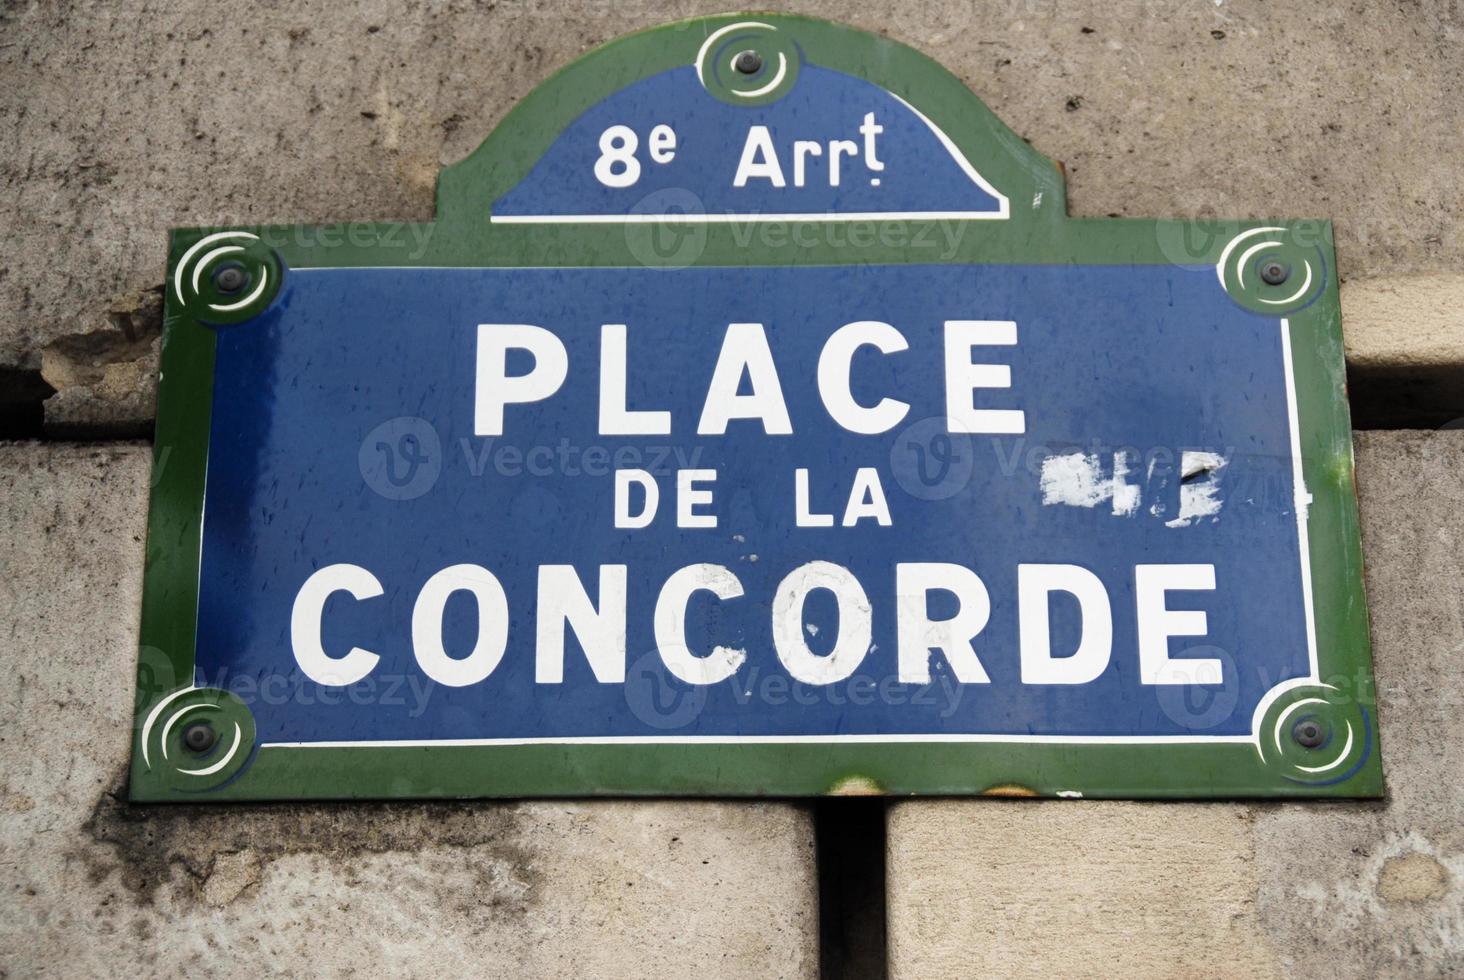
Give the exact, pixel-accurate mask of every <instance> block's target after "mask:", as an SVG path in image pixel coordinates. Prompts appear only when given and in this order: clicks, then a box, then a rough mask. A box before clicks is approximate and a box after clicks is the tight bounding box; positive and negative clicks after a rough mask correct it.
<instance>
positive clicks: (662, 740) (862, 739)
mask: <svg viewBox="0 0 1464 980" xmlns="http://www.w3.org/2000/svg"><path fill="white" fill-rule="evenodd" d="M1250 741H1251V737H1250V736H1249V735H1028V736H1013V735H979V734H976V735H968V734H961V733H956V734H930V735H924V734H903V733H897V734H890V735H852V734H851V735H667V736H660V735H582V736H581V735H565V736H554V737H545V738H440V739H434V738H420V739H402V740H400V741H391V740H379V741H363V742H266V743H264V744H263V745H262V746H261V748H266V749H397V748H402V749H425V748H431V747H433V746H439V745H440V746H470V745H793V744H800V743H812V744H825V745H827V744H831V743H841V742H842V743H849V744H877V743H888V742H914V743H927V742H1045V743H1050V744H1059V745H1132V744H1137V743H1144V742H1149V743H1155V744H1158V743H1176V744H1177V743H1191V744H1199V743H1203V744H1206V745H1209V744H1213V743H1216V742H1232V743H1236V744H1239V745H1247V744H1249V743H1250Z"/></svg>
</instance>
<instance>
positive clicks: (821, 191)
mask: <svg viewBox="0 0 1464 980" xmlns="http://www.w3.org/2000/svg"><path fill="white" fill-rule="evenodd" d="M1063 208H1064V199H1063V189H1062V179H1061V174H1060V171H1059V170H1058V168H1057V167H1056V166H1055V165H1054V164H1053V163H1052V162H1051V161H1049V160H1047V159H1046V158H1045V157H1043V156H1041V155H1040V154H1038V153H1037V152H1036V151H1034V150H1033V149H1032V148H1031V147H1030V146H1028V145H1027V144H1026V143H1025V142H1023V141H1022V140H1021V139H1020V138H1019V137H1017V136H1015V135H1014V134H1013V133H1012V132H1011V131H1010V130H1009V129H1007V128H1006V126H1004V125H1003V124H1002V123H1001V121H1000V120H998V119H997V118H996V116H995V115H993V114H992V113H991V112H990V111H989V110H988V109H987V108H986V107H985V106H984V105H983V104H982V103H981V101H980V100H979V99H978V98H976V96H975V95H973V94H972V93H971V92H970V91H969V90H968V89H966V88H965V86H963V85H962V84H961V83H960V81H959V80H958V79H956V78H955V77H954V76H952V75H950V73H948V72H946V71H945V70H944V69H942V68H940V67H939V66H938V65H936V64H935V63H934V62H932V61H930V60H929V59H928V58H925V57H924V56H923V55H920V54H919V53H917V52H915V51H913V50H911V49H909V48H907V47H905V46H903V45H900V44H897V43H895V42H893V41H889V40H887V39H884V38H878V37H874V36H872V35H868V34H863V33H860V32H857V31H853V30H850V29H848V28H844V27H839V26H837V25H834V24H829V23H825V22H822V21H816V20H810V19H807V18H802V17H788V16H779V15H742V16H728V17H709V18H701V19H697V20H692V21H686V22H683V23H679V24H672V25H668V26H666V27H661V28H657V29H655V30H652V31H647V32H645V33H642V34H638V35H634V36H631V37H629V38H625V39H623V40H621V41H617V42H614V43H612V44H609V45H606V46H604V47H602V48H600V49H597V50H596V51H593V52H591V53H590V54H588V55H586V56H585V57H583V58H581V59H580V60H579V61H577V62H575V63H574V64H572V65H570V66H569V67H567V68H566V69H564V70H563V71H562V72H560V73H559V74H557V75H556V76H554V77H553V78H551V79H550V80H549V81H547V82H545V83H544V84H543V85H541V86H540V87H539V88H537V89H536V90H535V91H534V92H533V93H532V94H531V95H530V96H529V97H528V98H526V99H525V100H524V101H523V102H522V103H521V105H520V106H519V107H518V108H517V109H515V110H514V111H513V112H512V113H510V114H509V116H508V117H507V118H506V119H505V120H504V121H503V123H502V124H501V125H500V126H499V127H498V129H497V130H495V131H494V132H493V134H491V135H490V136H489V137H488V138H487V139H486V140H484V142H483V144H482V145H481V146H480V147H479V148H478V150H477V151H476V152H474V153H473V154H472V155H471V156H469V157H468V158H467V159H465V160H463V161H461V162H460V163H458V164H456V165H454V166H453V167H449V168H448V169H447V170H446V171H444V173H443V175H442V178H441V180H440V183H439V193H438V221H439V222H454V223H455V222H458V221H463V220H467V221H474V222H476V221H483V222H488V223H491V224H494V225H564V224H592V223H603V224H617V223H636V222H647V221H656V222H668V221H669V222H687V223H718V222H740V221H755V220H760V219H769V220H773V219H782V220H788V219H791V220H798V221H844V220H865V219H870V218H874V219H909V220H933V219H934V220H984V221H1000V222H1008V221H1012V220H1017V221H1023V220H1031V219H1032V218H1033V217H1047V216H1051V217H1061V216H1062V214H1063Z"/></svg>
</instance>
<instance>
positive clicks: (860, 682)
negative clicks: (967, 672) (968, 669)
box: [624, 651, 965, 732]
mask: <svg viewBox="0 0 1464 980" xmlns="http://www.w3.org/2000/svg"><path fill="white" fill-rule="evenodd" d="M718 691H723V693H717V692H718ZM964 692H965V688H964V685H962V684H960V683H958V682H957V681H956V680H955V679H954V678H953V677H951V676H950V675H949V674H946V673H940V674H938V675H937V676H935V677H933V678H932V679H931V680H929V681H926V682H924V683H910V682H907V681H901V680H900V679H899V678H898V677H896V676H895V675H893V674H889V675H885V676H883V677H873V676H870V675H868V674H853V675H851V676H849V677H847V678H845V679H844V680H842V681H838V682H835V683H832V684H806V683H804V682H802V681H798V680H795V679H793V678H791V677H789V676H788V675H787V674H784V673H781V672H778V671H763V670H760V669H759V668H758V667H756V666H753V667H747V668H744V669H742V670H739V671H738V672H737V673H735V674H733V675H732V676H731V677H728V678H727V679H726V680H725V681H722V682H720V683H719V684H714V685H701V684H688V683H685V682H683V681H680V680H676V679H674V678H673V677H672V676H671V674H670V672H669V671H668V670H667V668H666V665H665V663H664V662H663V661H662V659H661V656H660V654H658V653H657V652H655V651H652V652H650V653H647V654H644V655H643V656H641V657H639V658H637V659H636V661H635V662H634V663H633V664H631V665H630V667H629V669H627V670H626V672H625V686H624V694H625V703H626V706H627V707H629V708H630V712H631V714H633V715H634V716H635V717H636V718H637V719H638V720H640V721H641V722H643V723H644V724H646V725H648V726H650V727H651V728H654V729H656V730H658V731H667V732H669V731H677V730H681V729H685V728H689V727H690V726H691V725H692V724H693V723H694V722H696V720H697V719H698V718H700V717H701V715H702V713H703V712H704V711H705V710H706V709H707V706H708V704H709V702H710V701H711V700H712V698H713V695H714V694H716V697H717V699H718V700H720V701H722V702H723V703H724V704H730V705H735V706H736V707H737V708H738V709H739V710H745V709H746V708H747V707H748V706H749V705H757V706H760V707H764V708H791V709H795V710H802V709H806V708H812V707H815V706H817V705H829V706H832V707H834V708H846V707H854V708H867V707H873V706H883V707H902V706H906V705H908V706H911V707H914V708H916V709H922V710H923V712H924V713H929V712H932V711H933V712H934V713H935V714H936V715H937V716H938V717H939V718H941V719H947V718H950V717H951V716H952V715H954V714H955V713H956V711H957V710H958V709H959V708H960V706H961V698H962V696H963V694H964Z"/></svg>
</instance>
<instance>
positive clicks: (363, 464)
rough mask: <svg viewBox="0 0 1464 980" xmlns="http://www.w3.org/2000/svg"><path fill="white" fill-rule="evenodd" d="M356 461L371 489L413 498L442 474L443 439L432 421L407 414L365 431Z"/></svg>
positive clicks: (396, 497) (394, 496)
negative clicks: (439, 436) (438, 434)
mask: <svg viewBox="0 0 1464 980" xmlns="http://www.w3.org/2000/svg"><path fill="white" fill-rule="evenodd" d="M356 461H357V463H358V465H359V466H360V469H361V478H362V479H363V480H365V481H366V485H367V486H368V487H370V488H371V489H372V490H375V491H376V492H377V493H378V494H380V495H381V496H383V497H385V498H386V499H388V500H413V499H415V498H417V497H420V496H422V495H423V494H424V493H426V492H427V491H428V490H431V489H432V488H433V487H434V486H436V484H437V478H438V477H439V476H441V475H442V440H441V439H439V438H438V436H437V430H436V429H435V428H434V427H433V426H432V423H431V422H428V421H427V420H426V419H422V418H417V417H416V416H411V415H404V416H400V417H398V418H394V419H388V420H387V421H385V422H383V423H381V424H380V425H378V426H377V427H376V428H374V429H372V430H371V431H370V432H368V433H366V437H365V438H364V439H362V440H361V448H360V450H359V451H358V452H357V455H356Z"/></svg>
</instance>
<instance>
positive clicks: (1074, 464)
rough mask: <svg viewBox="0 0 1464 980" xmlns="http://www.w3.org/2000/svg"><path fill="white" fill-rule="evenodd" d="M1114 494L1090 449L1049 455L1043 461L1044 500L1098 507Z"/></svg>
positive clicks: (1050, 504) (1073, 505) (1053, 502)
mask: <svg viewBox="0 0 1464 980" xmlns="http://www.w3.org/2000/svg"><path fill="white" fill-rule="evenodd" d="M1112 497H1113V488H1112V487H1111V486H1110V485H1109V483H1108V481H1107V480H1104V479H1103V475H1102V472H1101V471H1100V469H1099V467H1098V457H1097V456H1094V455H1090V454H1088V453H1068V454H1067V455H1066V456H1049V457H1047V458H1046V459H1044V460H1043V461H1042V502H1043V503H1044V504H1046V505H1048V506H1052V505H1054V504H1067V505H1068V506H1070V507H1097V506H1098V505H1099V504H1101V503H1103V501H1105V500H1109V499H1111V498H1112Z"/></svg>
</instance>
